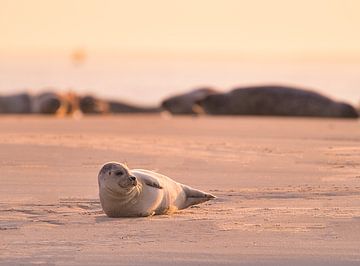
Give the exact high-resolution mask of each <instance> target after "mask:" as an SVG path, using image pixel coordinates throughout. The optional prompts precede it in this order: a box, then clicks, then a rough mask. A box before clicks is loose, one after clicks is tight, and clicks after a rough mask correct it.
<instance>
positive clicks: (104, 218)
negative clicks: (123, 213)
mask: <svg viewBox="0 0 360 266" xmlns="http://www.w3.org/2000/svg"><path fill="white" fill-rule="evenodd" d="M147 218H148V217H117V218H111V217H108V216H106V214H104V215H101V216H97V217H95V222H96V223H109V222H116V221H124V222H126V221H130V220H131V221H134V220H142V219H147Z"/></svg>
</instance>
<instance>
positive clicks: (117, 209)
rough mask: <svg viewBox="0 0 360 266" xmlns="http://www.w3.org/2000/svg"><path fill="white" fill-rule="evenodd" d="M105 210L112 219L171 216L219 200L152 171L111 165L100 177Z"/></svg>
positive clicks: (100, 173)
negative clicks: (158, 215) (194, 206)
mask: <svg viewBox="0 0 360 266" xmlns="http://www.w3.org/2000/svg"><path fill="white" fill-rule="evenodd" d="M98 183H99V196H100V202H101V206H102V209H103V210H104V212H105V213H106V215H107V216H109V217H136V216H140V217H141V216H143V217H144V216H150V215H157V214H167V213H171V212H173V211H175V210H181V209H185V208H187V207H189V206H192V205H195V204H199V203H202V202H205V201H208V200H211V199H213V198H215V196H213V195H211V194H209V193H205V192H203V191H200V190H197V189H194V188H191V187H189V186H186V185H183V184H180V183H178V182H175V181H174V180H172V179H171V178H169V177H167V176H165V175H161V174H158V173H155V172H152V171H149V170H143V169H133V170H130V169H129V168H128V167H127V166H126V165H124V164H121V163H117V162H109V163H106V164H105V165H104V166H103V167H102V168H101V170H100V172H99V175H98Z"/></svg>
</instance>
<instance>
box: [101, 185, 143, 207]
mask: <svg viewBox="0 0 360 266" xmlns="http://www.w3.org/2000/svg"><path fill="white" fill-rule="evenodd" d="M141 191H142V185H141V183H140V182H139V183H138V184H137V185H136V186H134V187H132V188H130V189H129V190H123V191H115V190H113V189H111V188H109V187H106V186H105V187H103V188H102V189H101V190H100V195H101V196H105V197H107V198H110V199H111V200H115V201H118V202H121V203H122V204H127V203H129V202H130V201H132V200H133V199H136V198H138V196H139V195H140V194H141Z"/></svg>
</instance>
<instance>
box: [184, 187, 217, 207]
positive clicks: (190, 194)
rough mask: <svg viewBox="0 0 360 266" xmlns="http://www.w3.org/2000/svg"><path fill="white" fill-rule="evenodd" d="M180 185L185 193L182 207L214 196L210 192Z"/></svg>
mask: <svg viewBox="0 0 360 266" xmlns="http://www.w3.org/2000/svg"><path fill="white" fill-rule="evenodd" d="M182 187H183V190H184V192H185V195H186V200H185V207H184V208H187V207H189V206H192V205H196V204H200V203H203V202H205V201H208V200H211V199H214V198H216V197H215V196H214V195H211V194H210V193H206V192H203V191H201V190H197V189H194V188H192V187H189V186H185V185H182Z"/></svg>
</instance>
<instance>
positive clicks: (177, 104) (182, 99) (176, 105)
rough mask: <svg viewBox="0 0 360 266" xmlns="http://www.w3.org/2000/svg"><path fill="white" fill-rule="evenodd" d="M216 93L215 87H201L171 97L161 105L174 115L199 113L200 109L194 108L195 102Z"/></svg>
mask: <svg viewBox="0 0 360 266" xmlns="http://www.w3.org/2000/svg"><path fill="white" fill-rule="evenodd" d="M214 93H216V90H215V89H212V88H199V89H195V90H192V91H189V92H187V93H184V94H178V95H174V96H172V97H169V98H167V99H165V100H164V101H162V103H161V106H162V108H163V109H164V110H166V111H168V112H170V113H171V114H173V115H188V114H197V113H198V110H196V109H195V108H194V107H196V105H195V103H196V102H197V101H200V100H202V99H204V98H205V97H206V96H208V95H211V94H214Z"/></svg>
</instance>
